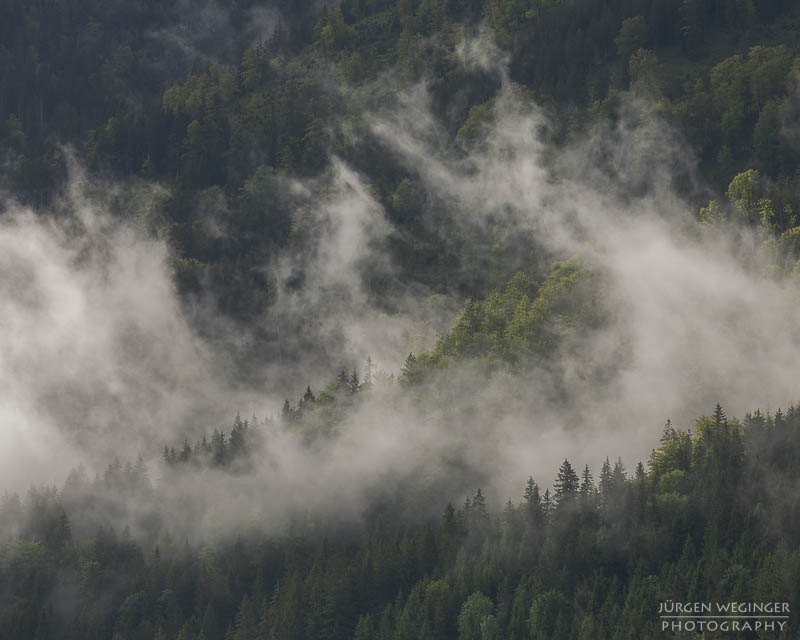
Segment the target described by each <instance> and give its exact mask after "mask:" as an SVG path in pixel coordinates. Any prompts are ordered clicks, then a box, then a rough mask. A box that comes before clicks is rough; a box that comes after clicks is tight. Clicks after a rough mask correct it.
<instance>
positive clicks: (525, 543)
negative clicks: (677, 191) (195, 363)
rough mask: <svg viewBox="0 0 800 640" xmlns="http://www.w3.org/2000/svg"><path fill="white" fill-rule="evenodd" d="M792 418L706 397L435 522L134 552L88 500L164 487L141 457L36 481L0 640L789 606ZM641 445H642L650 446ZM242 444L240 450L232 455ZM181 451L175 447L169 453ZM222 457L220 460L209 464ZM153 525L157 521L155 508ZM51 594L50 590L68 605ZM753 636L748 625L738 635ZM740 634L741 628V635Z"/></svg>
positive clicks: (633, 622) (542, 622) (238, 428)
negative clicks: (649, 445) (551, 475)
mask: <svg viewBox="0 0 800 640" xmlns="http://www.w3.org/2000/svg"><path fill="white" fill-rule="evenodd" d="M257 428H258V427H257V425H256V426H254V425H253V424H248V423H247V422H243V421H242V420H241V419H239V418H238V417H237V419H236V421H235V423H234V425H233V428H232V431H231V435H230V437H229V438H227V439H226V436H225V434H223V433H222V432H217V433H216V434H215V435H214V436H213V437H212V442H211V444H210V445H209V449H208V454H206V453H203V451H204V448H203V445H198V447H195V449H194V452H193V453H192V449H191V446H190V445H188V443H187V444H186V445H185V446H184V449H183V451H182V452H180V453H178V454H177V459H176V457H175V456H174V455H173V454H172V453H171V452H167V454H166V456H165V457H166V460H165V462H164V464H165V465H166V466H167V468H168V469H169V471H168V475H167V476H165V481H166V482H171V480H169V477H170V476H169V474H175V473H178V474H180V473H187V472H188V473H191V471H188V470H186V469H184V468H183V467H182V464H184V463H187V464H188V463H191V459H192V457H193V456H196V455H202V456H204V460H205V462H204V463H203V464H210V465H226V466H229V465H231V464H232V461H233V460H234V456H242V457H246V456H247V455H248V454H247V453H246V451H245V450H246V448H247V447H248V446H251V444H250V443H249V442H250V441H249V440H248V439H247V438H243V437H242V436H243V434H245V435H246V434H247V433H248V432H249V431H250V430H251V429H257ZM799 429H800V412H798V410H797V409H796V408H795V407H790V409H789V410H788V411H787V412H786V413H784V412H781V411H777V412H776V413H775V414H774V415H769V414H767V415H765V414H762V413H761V412H759V411H756V412H754V413H752V414H748V415H747V416H745V419H744V420H743V421H739V420H736V419H732V418H728V417H727V416H726V415H725V412H724V411H723V409H722V408H721V407H720V406H719V405H717V407H716V408H715V410H714V412H713V414H712V415H711V416H705V417H701V418H699V419H698V420H697V421H696V422H695V424H694V426H693V429H692V430H682V429H676V428H675V427H673V426H672V424H670V423H669V422H668V423H667V424H666V425H665V427H664V430H663V433H662V434H661V438H660V441H659V442H658V446H657V447H656V448H654V449H653V451H652V453H651V455H650V458H649V460H648V463H647V465H642V464H641V463H640V464H638V465H637V466H636V467H635V468H633V469H630V470H629V469H626V467H625V465H624V463H623V461H622V460H617V461H616V462H612V461H611V460H610V459H609V458H606V460H605V462H604V463H603V464H602V467H601V468H600V469H596V470H592V469H590V468H589V466H588V465H585V466H581V465H577V464H574V463H572V462H570V461H569V460H564V461H563V462H562V463H561V464H560V466H559V468H558V472H557V475H556V478H555V481H554V483H553V486H552V488H550V487H547V488H545V487H543V486H540V485H539V484H537V482H536V481H535V480H534V479H533V478H529V479H528V481H527V483H524V485H523V486H521V487H520V496H519V497H517V498H515V499H513V500H512V499H509V500H508V502H507V504H506V505H500V504H487V501H486V499H485V497H484V495H483V493H482V492H481V490H480V489H477V490H476V492H475V493H474V495H471V496H470V497H469V498H467V499H466V501H465V502H464V503H463V504H461V505H460V506H458V508H454V507H453V506H452V505H451V504H447V505H446V506H445V507H442V513H443V515H442V516H441V517H440V518H435V519H426V518H416V519H414V518H411V519H409V518H403V519H398V518H397V517H396V515H395V514H394V513H393V509H392V504H391V503H386V504H385V505H384V506H383V508H382V509H380V510H378V511H374V512H373V513H372V514H371V515H366V516H365V518H364V521H363V525H362V526H360V527H358V528H353V527H352V526H342V525H334V524H332V523H330V522H327V523H325V522H322V521H319V520H315V518H314V516H313V515H309V514H305V515H299V516H298V517H297V518H296V520H295V521H294V522H293V523H292V525H291V526H290V528H289V529H288V530H287V531H286V532H285V533H284V534H282V535H280V536H277V537H276V536H265V535H264V534H263V533H259V531H258V529H246V530H242V531H241V532H240V534H239V535H238V536H237V537H236V538H235V539H231V540H224V541H220V542H217V543H214V544H208V543H206V544H204V545H199V544H192V543H191V542H190V541H189V540H188V539H187V540H178V539H174V538H173V537H171V536H170V534H169V532H168V531H160V532H159V533H157V535H156V536H155V537H153V538H152V539H151V540H150V541H148V542H147V543H141V542H137V541H136V540H134V539H133V538H132V537H131V535H130V533H129V532H128V530H127V529H126V530H124V531H118V530H115V529H114V528H113V527H110V526H108V525H107V524H103V523H102V522H100V523H94V526H92V527H89V526H87V525H90V521H91V519H92V517H93V516H96V515H97V513H98V512H99V511H100V510H101V509H102V508H108V507H107V506H106V507H100V505H101V504H103V503H105V504H106V505H108V504H113V502H114V501H118V502H131V501H133V500H139V501H141V500H143V497H144V496H155V497H156V499H155V500H154V501H153V502H152V504H156V505H157V504H158V499H157V496H158V494H159V492H160V491H161V490H162V489H163V488H162V487H160V486H159V485H158V484H155V485H154V484H153V482H152V481H151V480H150V479H149V478H148V476H147V472H146V470H145V469H144V468H143V467H142V465H141V463H137V464H135V465H131V464H129V463H127V464H122V463H120V462H115V463H114V464H112V465H110V466H109V467H108V469H107V470H106V471H105V473H104V474H103V475H102V476H98V477H96V478H95V479H94V480H93V481H91V480H89V479H88V478H86V477H85V473H84V474H83V475H82V473H81V471H80V470H78V471H76V472H74V473H73V474H72V475H71V476H70V479H69V480H68V481H67V483H66V484H65V486H64V488H63V489H62V490H61V491H59V490H57V489H56V488H49V487H39V488H32V489H31V490H30V491H29V492H28V494H27V495H26V496H25V497H24V498H23V499H20V498H19V497H18V496H16V495H8V494H6V495H5V496H4V498H3V500H2V505H0V530H1V531H2V535H3V538H4V540H5V541H4V543H3V546H2V548H1V549H0V584H2V585H3V591H2V593H1V594H0V597H2V603H3V607H2V611H1V612H0V630H2V633H3V636H4V637H9V638H112V637H113V638H120V639H123V638H126V639H127V638H130V639H138V638H142V639H145V638H146V639H148V640H149V639H150V638H179V639H180V640H185V639H187V638H192V639H197V638H206V639H208V640H215V639H222V638H225V639H229V638H231V639H234V640H249V639H255V638H309V639H315V640H316V639H317V638H332V639H333V638H342V639H345V640H351V639H353V640H354V639H359V640H361V639H365V638H379V639H386V640H390V639H392V640H394V639H400V638H437V639H440V638H454V639H455V638H458V639H459V640H463V639H465V638H497V639H499V638H542V639H544V638H547V639H548V640H553V639H561V638H581V639H582V638H630V637H653V638H659V637H674V636H672V635H669V634H663V633H662V632H661V631H660V629H659V622H658V607H659V603H660V602H663V601H666V600H673V601H679V602H680V601H683V600H686V599H687V598H688V599H689V600H691V601H693V602H694V601H697V602H712V601H720V602H728V601H736V602H751V601H756V602H761V601H764V602H773V601H779V602H786V603H788V604H789V606H790V608H791V610H792V611H794V610H795V609H796V607H797V606H800V600H798V598H800V594H798V593H797V590H796V588H795V587H794V586H792V585H795V584H796V581H797V576H798V570H800V564H799V562H800V555H798V554H799V553H800V551H798V548H797V541H798V540H800V529H798V527H800V522H799V521H798V519H797V517H796V512H797V509H796V506H797V505H796V499H797V497H796V492H795V491H794V490H793V488H792V487H793V486H795V484H796V482H797V473H798V468H800V467H799V466H798V458H799V457H800V449H798V444H797V443H798V442H800V438H799V437H798V436H800V432H799V431H798V430H799ZM654 439H655V438H654ZM238 448H241V449H242V451H241V452H239V453H235V451H236V450H238ZM184 452H185V453H184ZM217 454H219V457H217ZM229 472H231V473H237V472H241V470H239V471H236V470H235V469H231V470H230V471H229ZM151 518H152V519H151V522H150V526H151V527H153V530H154V531H158V527H157V521H158V516H157V515H153V516H151ZM65 599H66V600H65ZM746 637H750V636H746ZM752 637H755V636H752Z"/></svg>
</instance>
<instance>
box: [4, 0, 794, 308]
mask: <svg viewBox="0 0 800 640" xmlns="http://www.w3.org/2000/svg"><path fill="white" fill-rule="evenodd" d="M799 19H800V16H798V13H797V8H796V6H795V5H794V4H793V3H790V2H775V1H770V2H766V1H755V0H683V1H679V0H633V1H629V0H626V1H625V2H622V1H619V0H614V1H611V2H602V3H598V2H594V1H591V0H571V1H568V2H566V1H565V2H561V1H555V0H553V1H545V0H486V1H485V2H481V1H475V0H407V1H404V2H383V1H379V0H346V1H344V2H341V3H322V2H317V3H314V2H307V3H301V2H273V3H270V4H268V5H263V4H262V3H256V2H253V1H252V0H239V1H237V2H226V1H220V2H199V1H196V0H173V1H172V2H167V3H163V2H135V3H129V2H128V3H125V2H123V3H115V2H95V1H94V0H64V1H61V0H59V1H57V2H49V3H42V2H4V3H3V7H2V15H1V16H0V86H2V87H3V91H2V93H0V148H2V149H3V156H4V167H5V169H4V171H3V176H2V185H0V186H2V187H4V188H5V189H6V190H7V191H8V192H9V193H11V194H13V195H14V196H15V197H17V198H20V199H22V200H23V201H28V202H33V203H42V202H46V201H47V200H49V199H50V198H51V197H54V196H56V195H57V194H58V193H59V188H58V185H59V184H61V182H62V180H64V179H65V175H66V174H65V165H64V157H63V147H62V146H61V145H64V144H68V145H72V146H73V147H74V148H75V149H76V150H77V151H78V155H79V158H80V159H82V160H83V161H84V162H85V163H86V164H87V165H88V167H89V168H90V171H91V172H92V173H93V174H94V175H98V176H106V177H112V178H114V179H116V180H122V181H126V180H131V179H133V178H134V177H139V178H144V179H147V180H154V181H158V182H159V183H161V184H163V185H165V186H167V187H168V188H169V193H170V196H169V198H168V199H167V201H166V202H165V203H163V211H161V215H160V216H158V217H157V218H155V221H154V225H155V227H156V229H154V231H158V232H159V233H160V234H161V235H162V236H164V237H167V238H168V239H169V242H170V245H171V247H172V249H173V252H174V259H175V274H176V280H177V282H178V284H179V286H180V288H181V291H182V292H183V293H184V295H186V296H189V297H191V296H195V295H201V294H202V292H212V293H213V294H214V296H215V299H216V301H217V305H218V308H219V309H220V310H221V311H222V312H223V313H225V314H227V315H229V316H231V317H233V318H237V319H240V320H244V321H246V322H247V321H251V320H252V319H253V318H256V317H258V316H259V315H260V314H261V313H263V312H264V310H265V309H267V308H269V306H270V305H271V304H272V303H273V302H274V299H275V291H274V288H275V283H274V282H271V281H270V280H269V278H265V277H264V276H263V274H262V272H261V271H260V269H259V265H262V264H264V263H265V262H268V261H269V260H270V259H272V258H274V256H275V255H276V254H277V252H278V251H280V250H283V249H287V248H290V247H291V248H293V250H296V248H297V245H298V242H300V241H299V240H298V236H297V234H296V233H295V234H293V215H294V213H295V211H294V208H295V206H296V205H295V204H294V203H292V202H290V201H287V200H286V197H285V194H284V193H283V192H282V190H281V187H280V181H278V180H276V176H281V175H287V174H288V175H292V176H314V175H317V174H319V173H320V172H321V171H323V170H324V168H325V167H326V166H327V164H328V160H329V157H330V156H331V154H335V155H336V156H337V157H340V158H343V159H344V160H345V161H346V162H348V163H349V164H350V165H351V166H352V167H354V168H355V169H356V170H358V171H359V172H361V174H362V175H363V177H364V179H365V180H366V181H368V183H369V184H370V185H371V188H372V189H373V194H374V195H375V196H376V197H377V199H378V200H379V202H380V204H381V205H382V206H383V207H384V208H385V210H386V212H387V215H388V217H389V220H390V222H391V224H392V225H393V226H394V228H395V229H396V230H397V231H398V233H396V234H395V235H394V236H393V237H392V240H391V243H390V246H389V247H388V248H387V250H388V251H389V252H390V253H391V254H392V256H393V259H394V261H395V263H396V264H397V265H398V266H400V267H401V273H402V277H403V278H405V279H407V280H409V281H418V282H422V283H424V284H426V285H427V286H430V287H432V288H433V289H434V290H438V291H445V290H447V289H455V290H457V291H459V293H460V294H461V295H466V296H471V295H479V296H480V295H485V293H486V291H487V289H488V288H491V287H494V286H499V285H501V284H502V283H503V282H505V281H506V280H507V279H508V278H509V277H510V276H511V275H512V274H513V273H514V271H516V270H517V269H538V268H540V267H541V265H540V264H534V263H530V261H529V263H528V264H524V260H523V259H517V260H516V264H514V265H510V266H506V267H505V268H504V270H501V272H498V273H490V274H489V275H487V276H483V277H475V276H474V274H472V275H470V276H469V277H467V276H465V275H464V273H463V270H459V268H458V265H459V264H460V263H462V262H463V261H464V260H466V258H465V257H464V254H463V249H464V245H465V242H466V240H462V241H459V240H458V239H455V240H453V241H452V242H451V243H450V244H449V245H447V246H445V245H444V243H443V242H442V240H441V238H439V237H438V236H437V235H436V234H435V232H434V231H433V229H432V227H431V225H430V224H426V223H425V222H424V221H425V220H428V219H430V218H431V217H432V216H436V215H437V208H441V203H439V202H437V201H436V200H435V199H433V198H428V197H426V190H425V188H424V186H423V185H422V183H421V181H420V179H419V176H415V175H414V174H413V173H410V172H409V171H408V168H407V167H405V166H403V165H402V163H400V162H399V161H398V159H397V158H396V157H394V156H393V155H392V154H390V153H387V152H386V150H385V149H383V148H382V147H381V145H380V143H379V142H378V141H375V140H371V139H370V138H369V137H368V136H367V137H363V135H362V136H357V137H355V138H354V137H353V136H351V135H350V134H348V133H347V132H346V128H343V125H342V123H343V122H349V123H351V124H350V125H349V127H350V128H349V129H348V130H350V131H352V130H354V129H355V130H358V129H361V130H362V133H363V132H365V131H367V130H368V127H367V126H366V124H365V119H364V118H365V114H366V113H368V112H369V110H370V109H371V108H372V107H374V106H375V105H370V103H369V98H368V96H369V94H370V93H371V91H372V90H370V89H369V87H371V86H373V85H374V83H378V84H380V83H388V84H389V86H391V88H392V90H396V89H397V88H399V87H402V86H409V85H411V84H413V83H415V82H418V81H422V80H424V81H425V82H426V83H427V85H428V87H429V90H430V93H431V97H432V106H433V109H434V113H435V116H436V117H437V118H439V119H440V121H441V123H442V125H443V126H444V129H445V131H446V133H447V135H448V136H449V137H450V143H449V144H451V145H452V144H456V143H457V144H460V145H463V144H469V143H470V141H473V140H474V139H475V137H476V136H478V137H479V136H480V132H481V126H482V124H483V123H485V122H487V120H489V119H491V106H492V104H493V100H494V99H495V98H496V96H497V92H498V90H499V88H500V80H499V77H498V74H497V72H496V70H491V69H487V68H480V67H475V66H472V67H469V66H464V65H463V64H462V63H461V62H460V58H459V55H458V54H457V49H458V44H459V43H460V42H463V41H464V39H465V38H471V37H474V35H475V34H476V33H477V28H478V25H480V24H484V25H486V27H488V31H487V33H488V34H489V35H488V36H486V37H487V38H488V39H489V40H490V41H491V42H493V43H494V44H495V45H497V46H499V47H500V48H501V51H503V52H504V53H505V54H506V55H507V56H508V60H509V70H510V80H511V81H512V82H514V83H517V84H518V85H520V86H523V87H526V88H527V89H528V90H530V92H531V95H532V96H533V97H534V98H535V100H536V102H538V103H539V104H540V105H544V108H545V109H546V110H547V112H548V113H549V117H551V118H552V123H553V127H552V130H551V131H550V138H551V142H552V143H553V144H561V143H564V142H566V141H568V140H569V139H571V138H572V137H574V136H576V135H579V134H580V132H581V131H584V130H585V129H586V127H589V126H591V124H592V123H593V122H596V121H598V120H602V119H605V118H612V119H613V118H615V117H616V115H615V114H616V113H617V109H618V107H619V104H620V100H621V96H622V95H623V94H624V92H627V91H633V92H634V93H637V92H638V93H641V94H642V95H647V96H648V99H650V100H653V101H655V103H656V104H657V105H658V111H659V113H660V115H661V116H662V117H664V118H666V119H667V120H668V121H669V122H671V123H673V124H674V126H675V127H676V128H677V129H678V130H679V131H681V132H682V134H683V135H684V136H685V138H686V140H687V142H688V145H689V146H690V147H691V148H692V149H693V150H694V152H695V153H696V154H697V156H698V159H699V168H700V171H701V174H702V176H703V177H704V179H705V180H706V181H707V182H708V183H709V184H711V185H713V186H714V189H715V190H716V193H717V194H719V195H718V196H717V197H716V200H717V201H719V200H720V198H721V196H722V194H724V193H725V192H726V191H727V190H728V185H729V184H730V183H731V181H732V180H733V179H734V178H735V177H737V175H739V174H741V173H744V172H746V171H754V172H758V173H757V174H754V175H755V176H756V177H755V179H754V180H753V181H752V187H751V191H752V193H751V196H752V197H751V198H750V199H749V200H748V202H752V203H753V206H752V207H750V208H752V209H753V210H752V211H748V212H747V213H746V217H747V219H748V220H749V222H750V223H751V224H754V225H757V224H759V223H760V222H761V221H762V219H764V220H766V221H767V223H768V226H769V228H770V230H771V231H772V232H773V233H774V234H775V235H776V237H777V236H781V234H787V233H789V234H790V235H791V236H792V237H791V238H788V239H787V240H786V241H787V242H788V243H790V244H793V240H792V238H793V237H794V235H796V234H795V233H794V231H793V230H794V229H795V226H796V214H795V212H796V211H797V210H798V207H800V195H798V193H800V191H798V190H799V189H800V183H798V182H797V179H796V172H797V169H798V166H800V165H798V160H799V159H800V157H799V156H798V152H797V150H796V141H797V135H796V129H797V126H798V125H797V121H796V120H797V119H796V105H795V102H796V76H797V71H798V64H799V63H798V62H797V60H798V58H797V56H798V54H800V41H798V38H797V31H796V29H795V27H794V25H795V24H796V23H797V21H798V20H799ZM388 73H391V74H392V75H391V76H390V79H389V80H387V79H386V76H385V75H384V74H388ZM684 178H685V177H683V178H679V179H678V182H677V183H676V187H677V188H678V189H679V190H680V189H681V188H682V185H683V187H685V184H684V182H682V181H684ZM689 195H692V194H689ZM704 196H705V197H704ZM692 197H694V198H695V199H696V200H697V202H696V206H697V208H698V209H699V208H700V207H701V206H704V205H706V204H707V202H708V200H709V198H708V197H707V195H706V194H705V193H704V194H702V195H699V194H693V195H692ZM762 200H768V201H769V206H770V207H771V213H770V212H767V213H763V211H762V212H761V213H759V211H760V209H759V208H758V207H757V206H755V204H756V203H759V202H761V201H762ZM208 202H212V203H214V202H223V203H224V204H223V205H220V206H222V208H223V209H224V210H225V211H226V225H227V227H226V230H225V238H224V239H220V238H219V237H218V232H217V231H215V229H214V228H210V226H209V225H207V224H205V223H204V221H203V214H202V211H203V210H204V208H207V207H208V206H209V205H208ZM214 206H216V205H214ZM723 209H724V207H723ZM712 211H713V212H718V210H717V209H714V210H712ZM720 215H723V214H720ZM508 250H510V251H512V252H513V250H514V248H513V247H509V248H508ZM790 258H791V259H792V265H793V263H794V260H796V258H797V256H795V255H792V256H790ZM382 304H388V303H386V302H385V301H384V302H383V303H382Z"/></svg>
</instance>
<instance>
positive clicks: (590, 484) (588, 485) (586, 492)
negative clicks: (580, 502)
mask: <svg viewBox="0 0 800 640" xmlns="http://www.w3.org/2000/svg"><path fill="white" fill-rule="evenodd" d="M594 493H595V487H594V478H592V472H591V471H590V470H589V465H588V464H587V465H586V466H585V467H584V468H583V474H582V475H581V498H583V499H584V500H588V499H589V498H590V497H591V496H593V495H594Z"/></svg>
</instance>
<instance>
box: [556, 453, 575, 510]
mask: <svg viewBox="0 0 800 640" xmlns="http://www.w3.org/2000/svg"><path fill="white" fill-rule="evenodd" d="M579 485H580V481H579V480H578V474H577V473H575V470H574V469H573V468H572V465H571V464H570V463H569V460H567V459H564V462H563V463H562V464H561V467H559V469H558V476H557V477H556V482H555V484H554V485H553V488H554V489H555V500H556V504H557V505H559V506H561V505H563V504H567V503H568V502H569V501H571V500H572V499H573V498H574V497H575V495H576V494H577V493H578V488H579Z"/></svg>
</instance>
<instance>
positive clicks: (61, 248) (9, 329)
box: [0, 200, 219, 488]
mask: <svg viewBox="0 0 800 640" xmlns="http://www.w3.org/2000/svg"><path fill="white" fill-rule="evenodd" d="M71 206H73V208H74V207H77V208H78V209H79V210H78V212H77V214H75V215H64V214H60V215H58V216H47V215H42V216H36V215H35V214H34V213H33V212H32V211H30V210H26V209H24V208H20V207H18V206H16V205H13V204H11V205H8V208H7V210H6V211H5V213H4V214H3V215H2V217H0V381H2V385H0V407H3V412H2V422H0V429H2V436H0V437H2V438H3V446H2V447H0V456H2V457H3V458H4V459H3V460H2V461H0V467H2V468H3V469H4V476H5V477H4V479H5V480H6V482H5V483H4V487H5V488H10V487H14V488H19V487H20V485H23V486H24V485H25V484H27V483H28V482H39V481H44V480H51V479H53V475H54V473H55V472H59V475H60V476H61V478H62V479H63V474H64V473H65V470H67V469H69V467H70V466H72V465H75V464H77V462H79V461H80V457H81V455H83V456H85V457H86V458H88V459H89V460H91V461H93V462H97V461H98V459H99V461H100V462H107V461H109V460H110V459H111V457H113V455H124V456H132V455H134V456H135V455H136V453H137V452H140V451H148V450H152V449H153V441H154V440H161V439H162V438H171V437H173V436H174V434H175V433H176V432H177V431H178V427H179V426H180V425H181V424H182V423H183V422H184V421H186V420H188V419H189V418H190V417H191V416H192V415H193V414H195V413H196V412H198V411H200V410H202V409H203V408H204V405H206V406H207V403H208V401H209V395H211V396H214V395H217V394H218V393H219V387H218V386H217V385H216V384H215V382H214V380H213V377H212V375H211V372H210V371H209V358H208V354H207V353H206V351H205V347H204V346H203V345H202V344H201V343H199V342H198V341H197V340H196V339H195V338H194V337H193V335H192V333H191V331H190V330H189V328H188V326H187V324H186V323H185V322H184V320H183V319H182V315H181V313H180V308H179V305H178V302H177V298H176V296H175V294H174V291H173V287H172V282H171V278H170V271H169V267H168V264H167V252H166V249H165V247H164V246H163V245H162V244H161V243H158V242H155V241H151V240H147V239H146V238H144V237H143V235H141V234H140V233H138V232H136V231H135V230H133V229H132V228H130V227H128V226H126V225H121V224H115V223H114V222H113V221H112V220H111V219H110V218H108V217H106V216H104V215H103V214H101V213H100V212H99V211H97V210H94V209H92V208H91V207H90V206H89V205H87V204H86V203H85V202H82V201H77V200H73V201H72V203H71ZM203 398H206V400H205V401H204V400H203ZM20 416H24V419H23V420H20ZM20 442H21V443H23V445H24V446H22V447H21V448H20V446H15V443H20ZM26 451H27V453H26ZM43 467H52V468H53V472H51V473H42V468H43Z"/></svg>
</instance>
